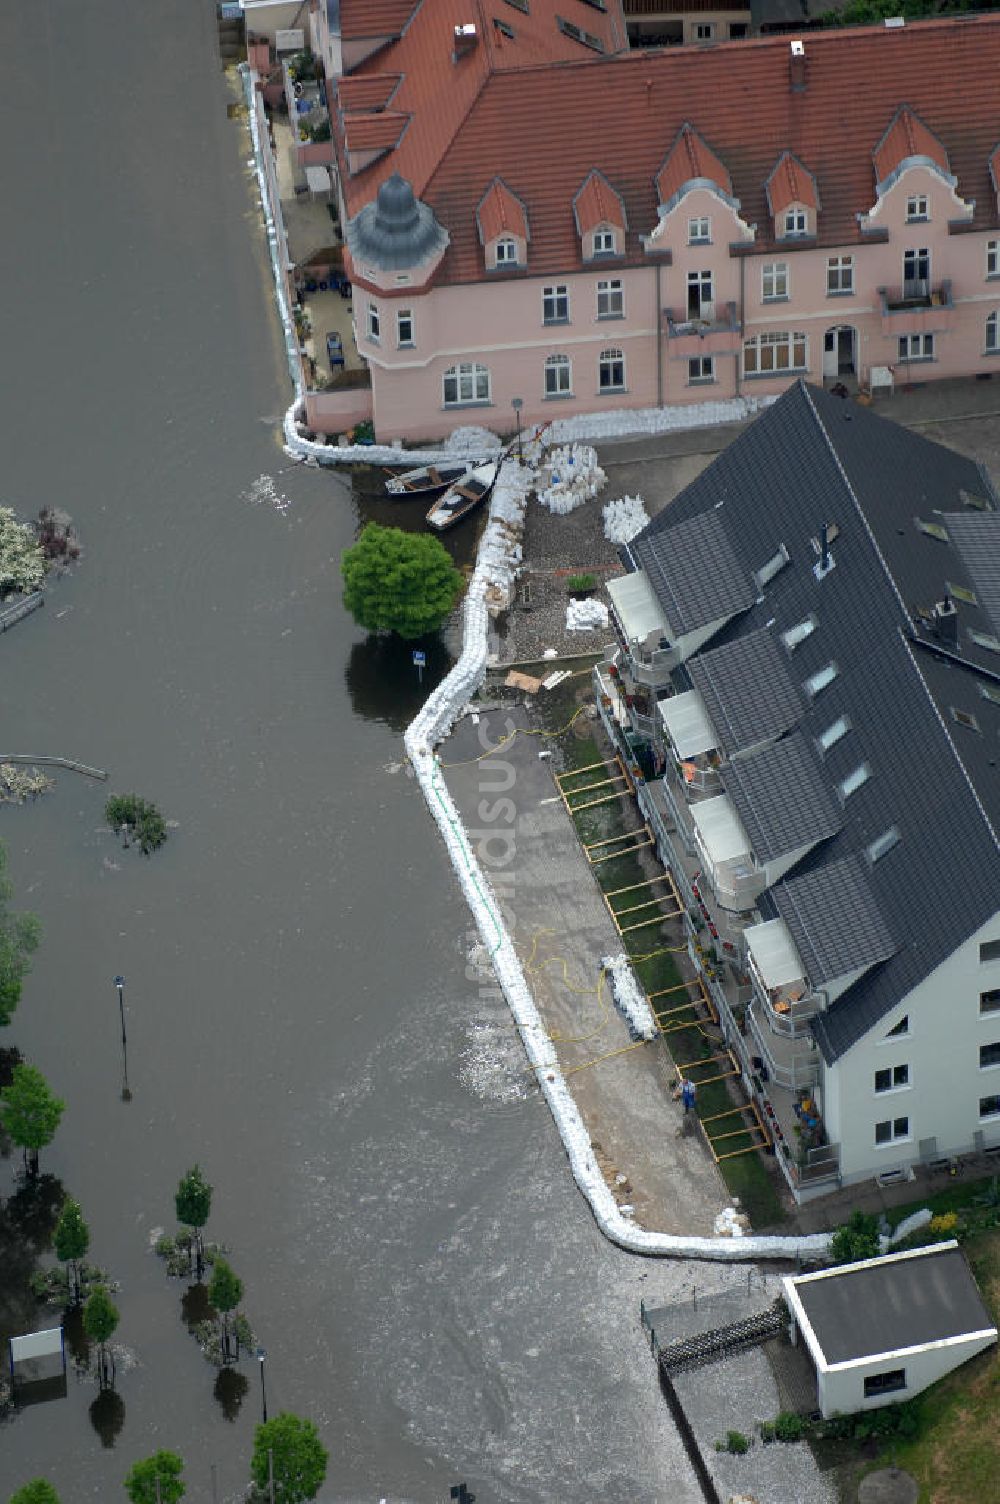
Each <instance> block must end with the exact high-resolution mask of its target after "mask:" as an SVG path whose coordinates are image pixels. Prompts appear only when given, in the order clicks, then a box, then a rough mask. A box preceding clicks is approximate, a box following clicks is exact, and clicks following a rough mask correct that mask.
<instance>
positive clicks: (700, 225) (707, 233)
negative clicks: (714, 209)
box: [688, 214, 712, 245]
mask: <svg viewBox="0 0 1000 1504" xmlns="http://www.w3.org/2000/svg"><path fill="white" fill-rule="evenodd" d="M711 243H712V221H711V220H710V219H709V217H708V215H707V214H703V215H701V216H699V218H698V219H689V220H688V245H711Z"/></svg>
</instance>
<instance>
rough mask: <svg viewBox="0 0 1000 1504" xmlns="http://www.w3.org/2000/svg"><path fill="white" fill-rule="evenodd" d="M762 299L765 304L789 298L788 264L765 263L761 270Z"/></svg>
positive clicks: (779, 262) (784, 262)
mask: <svg viewBox="0 0 1000 1504" xmlns="http://www.w3.org/2000/svg"><path fill="white" fill-rule="evenodd" d="M761 297H762V298H763V299H764V302H765V303H771V302H774V301H775V300H776V299H778V298H787V297H788V262H787V261H765V262H764V265H763V266H762V268H761Z"/></svg>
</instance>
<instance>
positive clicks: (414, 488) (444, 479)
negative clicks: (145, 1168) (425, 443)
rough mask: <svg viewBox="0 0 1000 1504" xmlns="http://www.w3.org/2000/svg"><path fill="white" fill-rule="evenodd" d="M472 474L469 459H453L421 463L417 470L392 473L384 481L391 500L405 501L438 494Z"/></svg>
mask: <svg viewBox="0 0 1000 1504" xmlns="http://www.w3.org/2000/svg"><path fill="white" fill-rule="evenodd" d="M471 474H472V464H471V462H470V461H469V460H455V461H454V462H453V463H450V464H446V465H421V467H420V469H419V470H407V471H405V472H404V473H403V474H402V475H394V476H393V477H392V479H391V480H387V481H386V483H385V491H386V495H387V496H388V497H389V498H390V500H392V501H405V500H406V499H407V497H410V496H413V497H418V498H419V497H421V496H439V495H440V493H441V492H442V491H447V489H448V487H449V486H453V485H454V484H455V483H456V481H460V480H464V478H465V477H466V476H467V475H471Z"/></svg>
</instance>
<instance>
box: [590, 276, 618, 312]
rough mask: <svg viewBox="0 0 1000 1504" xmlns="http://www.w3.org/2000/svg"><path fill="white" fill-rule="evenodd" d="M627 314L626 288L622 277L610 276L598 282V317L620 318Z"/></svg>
mask: <svg viewBox="0 0 1000 1504" xmlns="http://www.w3.org/2000/svg"><path fill="white" fill-rule="evenodd" d="M624 316H625V288H624V285H623V283H622V279H621V277H608V278H607V279H605V280H603V281H601V282H598V284H597V317H598V318H599V319H620V318H624Z"/></svg>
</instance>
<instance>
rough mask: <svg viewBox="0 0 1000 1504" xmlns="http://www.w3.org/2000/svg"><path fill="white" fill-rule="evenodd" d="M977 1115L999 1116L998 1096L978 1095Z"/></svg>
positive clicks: (999, 1100)
mask: <svg viewBox="0 0 1000 1504" xmlns="http://www.w3.org/2000/svg"><path fill="white" fill-rule="evenodd" d="M979 1116H980V1117H981V1118H996V1117H1000V1097H998V1096H992V1097H980V1098H979Z"/></svg>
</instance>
